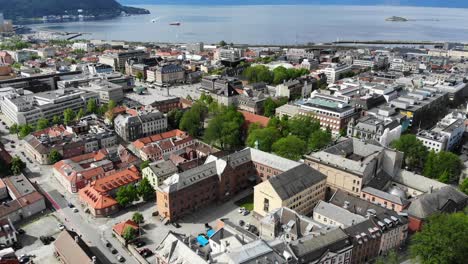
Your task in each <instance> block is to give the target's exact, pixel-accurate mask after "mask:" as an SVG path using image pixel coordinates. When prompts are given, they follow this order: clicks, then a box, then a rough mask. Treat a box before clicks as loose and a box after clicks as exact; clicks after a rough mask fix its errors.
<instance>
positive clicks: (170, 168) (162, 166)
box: [149, 160, 178, 175]
mask: <svg viewBox="0 0 468 264" xmlns="http://www.w3.org/2000/svg"><path fill="white" fill-rule="evenodd" d="M149 168H150V169H151V171H152V172H153V173H154V174H156V175H167V174H172V173H176V172H177V171H178V169H177V166H176V165H174V163H173V162H172V161H170V160H167V161H158V162H153V163H151V164H150V165H149Z"/></svg>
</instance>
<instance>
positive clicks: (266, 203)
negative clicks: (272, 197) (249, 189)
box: [263, 198, 270, 212]
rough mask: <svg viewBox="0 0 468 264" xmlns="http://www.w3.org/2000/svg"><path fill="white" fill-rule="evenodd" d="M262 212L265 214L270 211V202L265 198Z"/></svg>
mask: <svg viewBox="0 0 468 264" xmlns="http://www.w3.org/2000/svg"><path fill="white" fill-rule="evenodd" d="M263 211H265V212H269V211H270V201H269V200H268V199H267V198H265V199H264V200H263Z"/></svg>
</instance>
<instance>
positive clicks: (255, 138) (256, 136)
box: [247, 127, 281, 152]
mask: <svg viewBox="0 0 468 264" xmlns="http://www.w3.org/2000/svg"><path fill="white" fill-rule="evenodd" d="M280 138H281V134H280V132H279V131H278V130H277V129H276V128H274V127H267V128H257V129H252V130H250V132H249V136H248V137H247V145H248V146H249V147H252V148H254V147H256V146H257V145H258V149H260V150H262V151H266V152H271V146H272V145H273V144H274V143H275V142H276V141H277V140H278V139H280Z"/></svg>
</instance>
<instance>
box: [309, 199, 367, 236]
mask: <svg viewBox="0 0 468 264" xmlns="http://www.w3.org/2000/svg"><path fill="white" fill-rule="evenodd" d="M347 206H349V204H345V205H344V206H343V207H344V208H342V207H340V206H336V205H334V204H331V203H327V202H325V201H320V202H319V203H318V204H317V206H315V208H314V213H313V219H314V221H317V222H318V223H320V224H323V225H326V226H334V227H340V228H342V229H344V228H347V227H350V226H353V225H356V224H358V223H361V222H363V221H365V220H366V218H365V217H363V216H360V215H356V214H353V213H351V212H349V211H348V210H347Z"/></svg>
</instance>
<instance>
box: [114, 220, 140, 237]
mask: <svg viewBox="0 0 468 264" xmlns="http://www.w3.org/2000/svg"><path fill="white" fill-rule="evenodd" d="M127 227H131V228H133V229H136V230H138V228H139V226H138V224H137V223H135V222H134V221H132V220H130V219H129V220H126V221H123V222H120V223H118V224H116V225H114V226H113V227H112V230H114V232H115V233H116V234H118V235H119V236H122V234H123V232H124V230H125V229H126V228H127Z"/></svg>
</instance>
